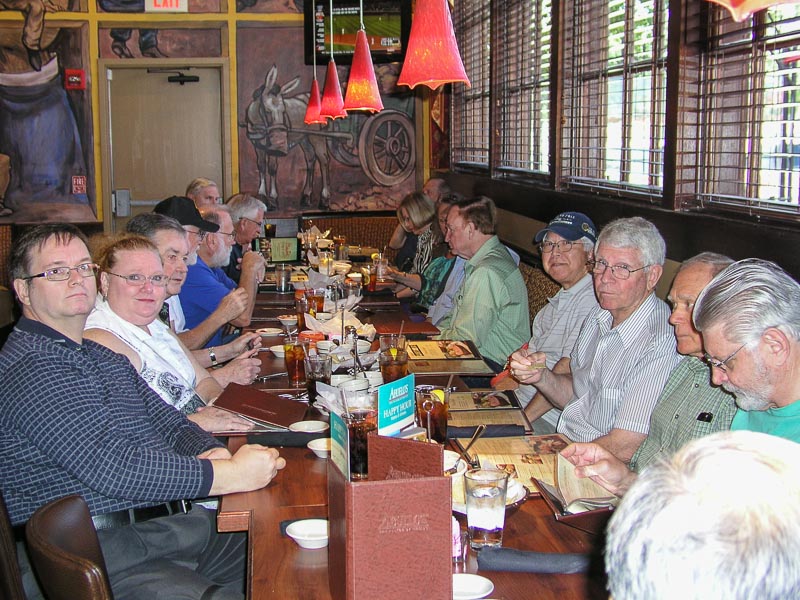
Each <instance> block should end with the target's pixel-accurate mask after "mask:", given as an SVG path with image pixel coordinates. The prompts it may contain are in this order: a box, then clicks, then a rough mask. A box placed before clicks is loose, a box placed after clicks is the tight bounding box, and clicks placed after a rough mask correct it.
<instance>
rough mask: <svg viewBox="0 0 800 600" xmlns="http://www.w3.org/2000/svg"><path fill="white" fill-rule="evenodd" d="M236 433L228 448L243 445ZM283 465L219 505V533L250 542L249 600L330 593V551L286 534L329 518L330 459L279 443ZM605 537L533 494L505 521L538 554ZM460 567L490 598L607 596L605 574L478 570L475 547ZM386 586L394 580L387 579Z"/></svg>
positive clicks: (510, 540)
mask: <svg viewBox="0 0 800 600" xmlns="http://www.w3.org/2000/svg"><path fill="white" fill-rule="evenodd" d="M244 441H245V440H244V438H231V441H230V443H229V445H230V447H231V450H235V449H236V448H237V447H238V446H239V445H241V444H243V443H244ZM280 452H281V456H283V457H284V458H285V459H286V468H285V469H283V471H281V472H280V473H279V474H278V476H277V477H276V478H275V479H274V480H273V481H272V483H270V484H269V485H268V486H267V487H266V488H264V489H261V490H257V491H254V492H247V493H238V494H229V495H227V496H223V497H222V500H221V502H220V508H219V513H218V517H217V525H218V528H219V530H220V531H225V532H233V531H246V532H247V533H248V543H249V554H248V556H249V561H248V584H249V585H248V592H247V597H248V598H250V599H251V600H266V599H276V598H280V599H281V600H290V599H298V600H301V599H302V600H305V599H314V600H327V599H329V598H331V594H330V589H329V586H328V549H327V548H324V549H320V550H304V549H302V548H300V547H299V546H298V545H297V544H295V542H293V541H292V540H291V538H289V537H287V536H286V535H283V534H282V533H281V522H282V521H285V520H294V519H304V518H323V519H326V518H328V488H327V466H328V465H327V462H328V461H327V460H325V459H319V458H317V457H316V456H315V455H314V454H313V453H312V452H311V451H310V450H308V449H306V448H282V449H280ZM600 543H601V540H600V539H599V538H597V537H595V536H592V535H590V534H588V533H585V532H583V531H579V530H577V529H574V528H572V527H570V526H569V525H565V524H563V523H558V522H557V521H556V520H555V519H554V518H553V514H552V513H551V512H550V511H549V510H548V508H547V505H546V504H545V502H544V501H543V500H542V499H541V498H531V499H529V500H528V501H527V502H525V503H524V504H523V505H522V506H521V507H520V508H519V509H518V510H517V511H516V512H514V513H513V514H510V515H508V516H507V518H506V523H505V531H504V535H503V546H505V547H509V548H517V549H520V550H532V551H538V552H559V553H563V552H579V553H597V549H598V547H599V544H600ZM459 572H468V573H478V574H480V575H482V576H483V577H486V578H488V579H489V580H491V581H492V583H493V584H494V592H493V593H492V594H491V598H495V599H504V600H517V599H520V600H521V599H523V598H524V599H529V598H536V599H537V600H550V599H552V600H572V599H575V600H582V599H592V600H593V599H596V598H598V599H599V598H607V597H608V594H607V592H606V591H605V583H604V580H603V577H602V576H601V575H597V574H594V575H587V574H570V575H565V574H533V573H511V572H503V571H491V572H490V571H479V570H478V564H477V556H476V554H475V553H474V552H473V551H470V553H469V557H468V560H467V563H466V565H465V566H464V567H460V568H459ZM386 585H387V587H388V586H391V581H390V580H387V582H386Z"/></svg>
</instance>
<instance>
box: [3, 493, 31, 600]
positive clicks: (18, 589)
mask: <svg viewBox="0 0 800 600" xmlns="http://www.w3.org/2000/svg"><path fill="white" fill-rule="evenodd" d="M0 600H25V592H24V591H23V589H22V576H21V575H20V572H19V563H18V562H17V544H16V541H15V540H14V530H13V529H12V527H11V519H10V518H9V517H8V511H7V510H6V503H5V501H4V500H3V495H2V494H0Z"/></svg>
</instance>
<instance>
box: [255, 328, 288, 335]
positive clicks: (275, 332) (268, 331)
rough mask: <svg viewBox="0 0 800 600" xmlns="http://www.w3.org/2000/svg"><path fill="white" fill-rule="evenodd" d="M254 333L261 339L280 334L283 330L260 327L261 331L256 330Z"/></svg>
mask: <svg viewBox="0 0 800 600" xmlns="http://www.w3.org/2000/svg"><path fill="white" fill-rule="evenodd" d="M256 333H258V334H259V335H261V336H262V337H270V336H274V335H280V334H282V333H283V329H281V328H280V327H262V328H261V329H256Z"/></svg>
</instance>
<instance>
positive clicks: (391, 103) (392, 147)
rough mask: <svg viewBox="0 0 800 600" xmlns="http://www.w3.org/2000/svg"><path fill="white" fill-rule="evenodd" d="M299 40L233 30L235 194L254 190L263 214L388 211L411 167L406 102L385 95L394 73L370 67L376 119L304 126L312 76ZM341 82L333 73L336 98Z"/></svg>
mask: <svg viewBox="0 0 800 600" xmlns="http://www.w3.org/2000/svg"><path fill="white" fill-rule="evenodd" d="M302 36H303V30H302V28H298V27H245V28H240V29H239V32H238V35H237V44H238V47H237V54H238V57H239V61H238V65H239V73H238V82H239V83H238V89H239V115H240V118H239V126H240V127H241V129H240V135H239V173H240V181H239V184H240V189H242V190H253V191H256V190H257V191H258V193H259V195H260V196H261V197H262V199H263V200H264V202H265V203H266V204H267V205H268V207H269V208H270V210H271V211H281V212H298V211H303V210H320V209H321V210H334V211H341V210H348V211H355V210H381V209H387V208H395V207H396V206H397V205H398V204H399V202H400V200H402V198H403V196H405V195H406V194H408V193H409V192H411V191H413V189H414V177H413V176H412V175H413V173H414V171H415V167H416V148H415V137H414V96H413V94H411V93H409V92H403V91H400V90H399V89H398V88H397V87H396V85H395V83H396V81H397V76H398V73H399V65H396V64H388V65H376V72H377V74H378V81H379V86H380V88H381V98H382V99H383V104H384V107H385V109H384V110H383V111H381V112H379V113H376V114H374V115H368V114H362V113H351V114H350V115H349V116H348V117H347V118H345V119H337V120H335V121H333V122H329V123H328V124H326V125H306V124H305V123H304V122H303V117H304V115H305V110H306V105H307V104H308V90H309V89H310V88H311V80H312V67H308V66H306V65H305V64H303V59H302V52H301V46H302ZM325 67H326V65H324V66H318V67H317V79H318V81H319V83H320V87H322V86H323V83H324V78H325ZM348 74H349V69H348V68H345V67H340V68H339V81H340V82H341V85H342V91H343V93H345V92H346V82H347V76H348Z"/></svg>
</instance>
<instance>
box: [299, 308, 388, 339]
mask: <svg viewBox="0 0 800 600" xmlns="http://www.w3.org/2000/svg"><path fill="white" fill-rule="evenodd" d="M305 321H306V327H307V328H308V329H310V330H311V331H318V332H320V333H324V334H325V335H328V336H334V337H337V338H338V337H341V335H342V313H341V312H338V313H335V314H334V316H333V318H332V319H331V320H330V321H325V322H323V321H318V320H317V319H315V318H314V317H312V316H311V315H309V314H306V315H305ZM344 324H345V326H347V325H353V326H354V327H355V328H356V331H357V332H358V335H359V337H362V338H364V339H367V340H369V341H372V340H374V339H375V335H376V334H377V331H375V326H374V325H372V324H370V323H367V324H364V323H362V322H361V321H359V320H358V319H357V318H356V317H355V316H354V315H353V313H351V312H349V311H345V312H344Z"/></svg>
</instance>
